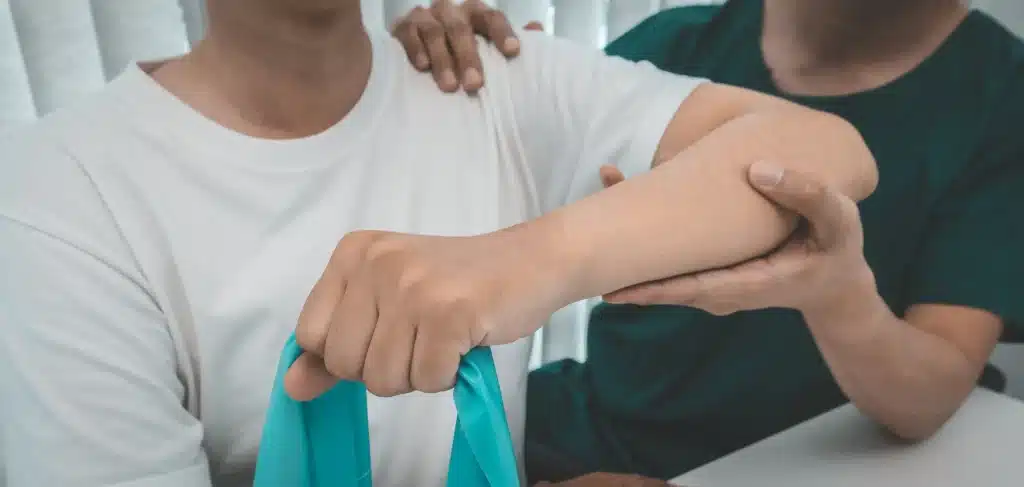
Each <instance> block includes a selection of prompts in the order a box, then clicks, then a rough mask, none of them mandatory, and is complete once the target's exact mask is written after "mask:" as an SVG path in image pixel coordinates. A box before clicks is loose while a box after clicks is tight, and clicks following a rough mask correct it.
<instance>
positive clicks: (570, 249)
mask: <svg viewBox="0 0 1024 487" xmlns="http://www.w3.org/2000/svg"><path fill="white" fill-rule="evenodd" d="M494 235H495V236H500V238H503V239H505V240H506V244H507V245H508V248H509V251H510V252H511V253H512V254H513V255H515V256H516V257H515V258H513V259H510V261H509V264H510V265H512V266H515V267H516V269H515V270H516V271H526V273H527V274H529V275H530V276H532V277H531V279H530V281H531V284H532V285H534V286H536V288H537V289H543V290H544V299H545V302H549V303H550V306H552V307H553V309H552V310H551V311H552V312H554V311H556V310H558V309H560V308H562V307H564V306H567V305H569V304H572V303H574V302H576V301H579V300H580V299H584V298H586V297H589V296H588V295H586V294H585V290H584V289H583V285H582V284H583V283H585V281H586V278H585V276H584V275H583V273H584V271H585V269H586V268H587V266H586V265H585V260H586V259H585V258H584V255H585V249H584V248H583V247H582V246H581V245H579V244H578V243H577V242H573V239H571V238H570V237H569V232H568V227H567V226H566V225H565V223H564V222H563V220H562V217H561V215H560V214H558V212H555V213H550V214H548V215H545V216H544V217H542V218H539V219H536V220H531V221H528V222H525V223H521V224H519V225H515V226H513V227H509V228H506V229H504V230H501V231H499V232H496V233H495V234H494Z"/></svg>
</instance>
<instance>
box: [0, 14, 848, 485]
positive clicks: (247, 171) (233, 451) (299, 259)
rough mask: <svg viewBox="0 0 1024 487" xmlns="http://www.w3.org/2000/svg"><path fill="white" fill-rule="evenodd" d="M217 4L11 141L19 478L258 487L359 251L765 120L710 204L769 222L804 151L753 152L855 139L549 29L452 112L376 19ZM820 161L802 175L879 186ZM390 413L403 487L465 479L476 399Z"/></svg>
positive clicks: (393, 404)
mask: <svg viewBox="0 0 1024 487" xmlns="http://www.w3.org/2000/svg"><path fill="white" fill-rule="evenodd" d="M208 9H209V34H208V36H207V37H206V39H204V41H203V42H201V43H200V44H199V45H198V46H197V47H196V48H195V49H194V50H193V51H192V52H191V53H189V54H188V55H186V56H184V57H181V58H177V59H172V60H168V61H165V62H161V63H155V64H149V65H141V66H134V65H133V66H131V67H129V68H128V69H127V70H126V71H125V72H124V73H123V74H122V75H121V76H120V77H118V78H117V79H116V80H115V81H113V82H112V83H111V84H110V85H109V86H108V87H107V88H106V89H105V90H103V91H102V92H101V93H99V94H97V95H96V96H94V97H92V98H90V99H88V100H86V101H84V102H83V103H81V104H80V105H78V106H75V107H71V108H67V109H65V110H63V111H60V112H58V113H56V114H54V115H52V116H49V117H47V118H46V119H45V120H43V121H42V122H41V123H39V124H38V125H36V126H35V127H32V128H31V129H30V130H28V131H27V132H25V133H21V134H18V135H17V137H11V138H9V139H7V140H4V141H0V155H2V158H3V161H2V164H0V167H2V174H0V269H3V278H2V279H0V328H2V341H0V387H2V389H0V394H2V396H3V405H2V412H3V416H4V417H3V418H2V421H0V422H2V424H3V437H2V438H3V444H4V451H5V455H6V456H5V458H4V459H3V460H4V462H3V463H5V464H6V467H7V469H8V472H7V476H8V477H7V481H8V487H27V486H62V487H75V486H114V485H116V486H132V487H143V486H144V487H163V486H167V487H203V486H210V485H213V486H217V487H234V486H242V485H248V484H250V483H251V480H252V471H253V466H254V463H255V455H256V451H257V448H258V445H259V440H260V433H261V427H262V424H263V419H264V414H265V408H266V405H267V399H268V396H269V392H270V387H271V385H272V382H273V375H274V371H275V365H276V360H277V357H278V354H279V352H280V349H281V346H282V344H283V343H284V341H285V339H286V337H287V336H288V335H289V334H290V333H291V332H292V331H293V329H294V327H295V324H296V322H297V320H298V316H299V312H300V310H301V309H302V307H303V304H304V301H305V300H306V298H307V294H308V293H309V292H310V289H311V288H312V287H313V284H314V283H315V282H316V281H317V280H318V278H319V277H320V276H321V273H322V272H323V271H324V269H325V266H326V265H327V263H328V259H329V258H330V256H331V254H332V252H333V251H334V249H335V246H336V245H337V244H338V241H339V240H340V239H341V238H342V237H343V236H344V235H345V234H346V233H347V232H350V231H352V230H355V229H363V228H372V229H382V230H393V231H401V232H410V233H427V234H438V235H471V234H479V233H485V232H490V231H493V230H496V229H499V228H503V227H507V226H509V225H514V224H517V223H519V222H522V221H524V220H528V219H531V218H535V217H538V216H540V215H541V214H544V213H546V212H548V211H550V210H553V209H555V208H557V207H560V206H562V205H564V204H566V203H567V202H570V201H572V200H574V199H577V198H578V197H580V196H583V195H586V194H588V193H591V192H594V191H596V190H598V189H599V188H600V181H599V178H598V177H597V174H598V168H599V167H600V166H601V165H602V164H605V163H609V162H611V163H614V164H616V165H617V166H618V167H619V168H620V169H621V170H623V172H625V173H626V174H627V175H631V174H637V173H639V172H643V171H645V170H646V169H648V168H649V166H650V165H651V163H652V161H655V160H663V159H666V158H667V157H668V156H671V155H672V154H675V153H676V152H679V151H680V150H681V149H683V148H686V147H688V146H690V145H691V144H693V143H694V142H695V141H699V140H702V139H703V138H704V137H705V135H707V134H708V133H710V132H712V131H713V130H716V129H717V128H718V127H719V126H725V125H726V124H727V123H728V122H729V121H730V120H734V119H737V118H743V117H744V116H747V115H750V114H751V113H755V112H758V111H764V112H766V113H768V112H771V113H781V114H783V115H784V116H785V117H790V118H784V117H783V118H779V119H778V120H774V119H772V121H771V122H770V123H767V122H766V123H759V122H757V119H756V118H755V119H754V122H752V123H746V124H740V125H739V127H738V128H736V129H735V130H733V132H734V133H735V134H736V135H735V137H740V139H736V138H734V139H731V140H732V142H731V144H730V143H725V144H723V141H725V142H728V141H729V140H730V139H729V138H728V137H729V134H728V133H727V134H726V135H723V136H721V137H719V138H718V139H715V140H718V142H717V143H718V145H715V144H714V143H711V144H708V145H706V147H711V149H707V150H705V151H704V152H702V153H700V154H703V155H704V156H712V155H713V156H715V157H703V158H701V157H698V158H697V159H700V161H698V162H702V161H704V160H705V159H714V158H717V155H718V154H719V152H722V153H723V154H725V152H724V151H722V150H721V146H723V145H731V146H742V147H739V148H738V149H736V150H738V151H739V152H736V154H740V155H737V156H736V157H732V158H731V159H730V158H729V157H727V156H726V155H723V157H722V159H723V160H725V161H726V162H722V163H721V164H723V165H724V166H714V165H707V167H709V168H712V169H710V170H709V171H710V172H708V171H705V172H708V174H719V173H720V174H719V175H720V176H722V177H721V178H718V179H716V177H717V176H713V177H711V178H710V180H711V181H712V183H711V185H712V186H710V187H715V186H714V184H716V183H715V182H714V181H722V182H723V184H724V185H725V186H728V188H729V189H727V190H725V191H724V192H723V191H707V192H706V193H707V194H704V193H702V195H703V196H702V197H704V198H705V200H703V201H705V202H708V203H709V204H715V203H716V202H718V201H721V200H719V199H714V198H722V199H725V200H726V201H729V200H730V198H731V199H732V200H734V201H736V202H738V203H736V204H735V205H733V206H730V205H729V204H726V205H725V206H724V207H723V209H722V212H721V215H722V216H721V220H722V221H723V222H724V223H722V224H723V225H725V224H733V222H736V223H735V224H736V225H739V224H741V223H743V222H744V221H745V220H742V218H741V217H742V216H743V215H745V214H747V213H751V212H750V211H746V210H749V209H750V208H754V210H756V211H753V213H752V214H753V215H754V216H752V217H751V218H755V217H756V218H759V219H764V220H768V219H770V218H772V215H776V213H775V212H774V210H772V209H771V206H770V205H768V204H767V203H764V202H762V201H761V200H759V199H757V198H756V197H755V196H753V194H754V193H753V191H752V190H749V188H747V189H742V188H746V186H745V182H744V180H743V173H742V171H739V170H736V168H738V167H739V166H740V165H741V164H749V163H750V162H752V161H751V159H752V158H755V157H771V156H773V155H775V156H778V157H780V158H785V157H789V156H790V155H791V154H797V153H795V152H793V153H791V152H786V151H787V150H789V149H790V148H791V147H793V146H794V145H799V144H792V143H785V144H779V143H766V142H765V140H770V139H771V137H760V138H759V137H747V136H748V135H750V134H754V135H758V134H762V135H771V134H770V131H771V130H775V128H774V127H781V128H782V130H787V129H786V127H789V129H788V130H789V132H784V133H783V134H782V135H780V137H782V139H780V140H789V139H786V137H789V138H790V139H794V140H799V139H800V138H802V137H804V135H807V136H808V138H809V139H812V140H813V139H821V138H822V137H818V136H819V135H822V134H826V133H827V134H834V133H835V134H855V133H854V132H852V131H849V132H847V131H848V130H849V129H848V127H847V126H846V125H844V124H842V123H838V122H836V121H835V120H832V119H829V118H823V117H824V116H822V115H820V114H816V113H813V112H809V111H802V110H795V109H794V111H792V112H790V111H788V110H790V109H791V108H790V107H789V106H788V105H785V104H783V103H782V102H778V101H776V100H773V99H769V98H766V97H761V96H759V95H753V94H750V93H746V92H741V91H739V90H735V89H732V88H726V87H720V86H714V85H711V84H705V85H703V86H701V89H700V90H699V92H700V93H701V95H700V96H699V97H698V96H696V95H695V96H694V97H690V98H688V96H689V95H690V93H691V92H693V91H694V90H695V88H697V87H698V85H701V81H700V80H695V79H689V78H685V77H678V76H672V75H667V74H664V73H662V72H659V71H657V70H655V69H654V68H653V67H651V66H648V65H636V64H632V63H629V62H625V61H622V60H615V59H610V58H606V57H604V56H603V55H602V54H601V53H599V52H597V51H590V50H587V49H584V48H580V47H575V46H573V45H570V44H567V43H565V42H562V41H557V40H554V39H549V38H545V37H540V36H538V37H531V36H524V37H523V39H522V42H524V43H528V44H530V46H529V48H530V52H531V55H530V56H526V57H523V58H522V59H519V60H516V61H513V62H507V61H506V60H505V59H504V58H503V57H502V56H501V55H500V54H498V53H497V52H491V51H485V52H484V55H483V62H484V65H485V70H486V72H487V74H488V83H487V89H486V90H485V91H483V92H482V93H481V94H480V95H479V96H477V97H473V98H470V97H464V96H449V95H445V94H442V93H439V92H438V91H437V89H436V88H435V85H434V82H433V80H431V79H430V78H429V77H427V76H425V75H422V74H420V73H417V72H416V71H415V70H414V69H412V68H410V67H407V63H406V61H405V59H404V54H403V51H402V49H401V47H400V46H398V45H397V44H396V43H395V41H393V40H391V39H390V38H389V37H388V36H387V35H386V34H382V35H379V36H378V35H368V34H367V33H366V32H365V31H364V30H363V28H362V24H361V21H360V18H361V17H360V12H359V1H358V0H303V1H297V0H259V1H252V0H209V1H208ZM698 98H699V99H698ZM684 100H687V102H686V103H684ZM730 100H731V101H730ZM772 116H774V115H772ZM801 117H805V118H801ZM766 120H767V119H766ZM801 120H802V121H803V122H811V123H810V125H808V126H807V127H808V128H806V129H800V130H802V132H800V131H798V130H797V129H796V128H795V127H796V125H797V122H798V121H801ZM683 122H685V123H683ZM819 122H820V123H819ZM787 124H789V125H787ZM744 130H750V131H749V132H744ZM816 130H820V131H821V132H815V131H816ZM726 132H729V131H726ZM798 132H799V136H797V135H795V134H797V133H798ZM744 134H746V135H744ZM786 134H788V135H786ZM745 138H749V139H750V143H749V144H737V143H736V142H739V140H745ZM825 138H826V139H827V137H825ZM833 139H834V137H833ZM848 139H849V140H853V138H848ZM830 140H831V139H830ZM843 140H847V139H843ZM810 143H811V144H813V142H810ZM853 143H854V144H858V143H859V142H853ZM698 145H699V144H698ZM808 147H809V148H811V149H813V150H804V151H803V152H799V154H807V155H809V157H807V158H806V159H805V160H803V161H798V162H794V163H793V164H794V165H795V166H796V167H797V168H798V169H804V170H807V171H809V172H812V173H813V172H815V171H816V170H818V169H821V175H822V176H823V177H824V178H825V179H829V178H832V180H834V181H839V182H840V183H842V182H844V181H850V180H851V179H853V176H854V174H853V173H851V172H850V171H846V170H847V169H849V168H850V166H849V165H846V166H844V165H843V164H842V163H837V164H832V165H830V166H827V168H826V166H824V165H816V164H818V162H819V160H824V159H825V158H826V156H829V154H830V153H829V151H828V150H825V149H824V148H818V147H817V146H813V147H812V146H808ZM808 147H804V149H808ZM716 148H717V149H716ZM715 150H718V151H719V152H715ZM744 151H745V152H744ZM773 151H774V152H773ZM861 155H862V154H859V155H858V157H860V156H861ZM695 157H696V156H695ZM841 158H842V157H841V156H840V157H839V159H841ZM811 159H819V160H811ZM778 162H780V163H788V162H789V161H786V160H780V161H778ZM830 162H834V160H833V161H830ZM729 164H732V166H730V165H729ZM801 164H803V165H802V166H801ZM819 166H820V167H819ZM693 167H704V166H700V165H699V164H696V163H694V164H693ZM715 167H724V169H723V170H721V171H719V170H718V169H714V168H715ZM716 171H719V172H718V173H716ZM844 171H846V172H844ZM851 171H852V169H851ZM666 174H669V173H666ZM702 174H703V173H702ZM730 191H735V193H730ZM622 194H625V193H622ZM737 205H738V206H737ZM743 205H748V206H743ZM749 205H760V206H753V207H751V206H749ZM705 213H707V210H705ZM733 217H735V218H733ZM694 221H696V222H698V223H699V222H702V221H703V220H699V219H698V220H694ZM783 227H784V225H783V224H782V223H779V225H776V227H773V228H774V229H775V230H774V234H778V235H776V237H778V238H775V237H772V238H773V239H775V240H774V241H776V242H777V241H778V240H781V237H783V236H784V235H783V234H781V233H780V232H782V231H784V230H785V229H784V228H783ZM768 233H771V232H768ZM774 234H773V235H774ZM765 235H767V233H766V234H765ZM762 240H764V239H762ZM753 241H754V242H758V241H757V239H754V240H753ZM772 244H773V241H771V240H770V239H769V240H768V241H761V242H759V243H755V245H754V247H752V248H745V249H744V250H743V252H752V251H754V250H756V249H757V248H758V246H760V247H765V249H767V247H770V245H772ZM742 245H744V242H740V246H742ZM725 247H727V248H737V247H736V246H735V245H733V246H732V247H730V246H728V245H727V246H725ZM494 257H495V258H500V257H498V256H494ZM538 325H539V323H538ZM529 352H530V344H529V340H520V341H517V342H515V343H512V344H509V345H503V346H500V347H497V348H496V349H495V360H496V363H497V366H498V370H499V376H500V381H501V385H502V389H503V394H504V398H505V405H506V408H507V413H508V418H509V424H510V426H511V428H512V434H513V439H514V441H515V444H516V447H517V448H521V446H522V427H523V419H524V411H523V407H524V392H525V384H526V382H525V379H526V368H527V359H528V355H529ZM369 410H370V424H371V437H372V445H373V446H372V449H373V451H372V453H373V460H374V482H375V485H378V486H382V487H389V486H412V485H416V486H431V485H442V484H443V478H444V475H445V471H446V468H447V459H448V451H449V445H450V442H451V431H452V427H453V423H454V408H453V406H452V403H451V397H450V394H447V393H442V394H434V395H427V394H421V393H413V394H409V395H405V396H401V397H393V398H387V399H384V398H378V397H371V398H370V403H369Z"/></svg>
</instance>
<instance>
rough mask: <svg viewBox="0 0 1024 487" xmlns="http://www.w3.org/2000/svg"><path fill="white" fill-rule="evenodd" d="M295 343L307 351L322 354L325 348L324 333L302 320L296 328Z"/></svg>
mask: <svg viewBox="0 0 1024 487" xmlns="http://www.w3.org/2000/svg"><path fill="white" fill-rule="evenodd" d="M295 343H297V344H298V345H299V348H301V349H303V350H305V351H307V352H311V353H314V354H317V355H321V354H322V353H323V348H324V333H323V332H321V331H319V330H317V329H315V328H314V327H312V326H308V325H305V324H303V323H301V322H300V323H299V326H297V327H296V328H295Z"/></svg>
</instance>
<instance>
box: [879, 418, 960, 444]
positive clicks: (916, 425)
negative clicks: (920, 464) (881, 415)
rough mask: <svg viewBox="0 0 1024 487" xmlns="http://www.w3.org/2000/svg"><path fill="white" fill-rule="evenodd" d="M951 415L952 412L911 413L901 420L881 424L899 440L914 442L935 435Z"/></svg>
mask: <svg viewBox="0 0 1024 487" xmlns="http://www.w3.org/2000/svg"><path fill="white" fill-rule="evenodd" d="M952 417H953V413H949V414H945V415H937V416H930V417H929V416H925V415H919V414H912V415H911V416H909V417H907V418H904V419H902V420H897V421H892V422H888V423H882V426H883V427H884V428H885V429H886V431H888V432H889V434H891V435H893V436H895V437H896V438H897V439H898V440H899V441H902V442H904V443H908V444H915V443H920V442H923V441H926V440H928V439H930V438H931V437H933V436H935V434H936V433H938V432H939V430H941V429H942V427H943V426H945V424H946V422H947V421H949V419H950V418H952Z"/></svg>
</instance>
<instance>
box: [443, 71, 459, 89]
mask: <svg viewBox="0 0 1024 487" xmlns="http://www.w3.org/2000/svg"><path fill="white" fill-rule="evenodd" d="M457 83H458V80H456V79H455V73H453V72H452V71H451V70H450V69H446V70H444V71H442V72H441V84H443V85H445V86H447V87H453V86H455V85H456V84H457Z"/></svg>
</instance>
